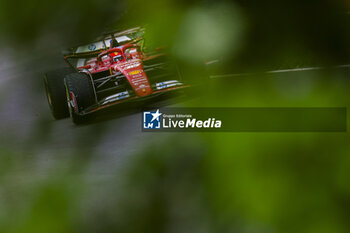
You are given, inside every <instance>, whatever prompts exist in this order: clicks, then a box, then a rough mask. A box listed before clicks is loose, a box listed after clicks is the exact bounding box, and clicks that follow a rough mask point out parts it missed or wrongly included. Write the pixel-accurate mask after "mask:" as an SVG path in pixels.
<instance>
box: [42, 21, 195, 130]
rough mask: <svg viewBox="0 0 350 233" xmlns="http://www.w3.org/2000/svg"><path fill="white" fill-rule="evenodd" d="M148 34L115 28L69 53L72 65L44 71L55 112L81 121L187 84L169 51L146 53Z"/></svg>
mask: <svg viewBox="0 0 350 233" xmlns="http://www.w3.org/2000/svg"><path fill="white" fill-rule="evenodd" d="M143 33H144V29H143V28H133V29H129V30H127V31H123V32H118V33H114V32H113V33H111V34H108V35H105V36H104V37H103V38H101V39H100V40H99V41H97V42H94V43H91V44H89V45H86V46H79V47H76V48H72V49H71V50H70V52H69V53H66V54H65V56H64V59H65V61H66V62H67V63H68V64H69V66H70V67H69V68H62V69H59V70H55V71H51V72H47V73H46V74H45V79H44V81H45V87H46V93H47V99H48V102H49V105H50V108H51V111H52V114H53V116H54V117H55V118H56V119H62V118H66V117H68V116H69V115H70V116H71V117H72V119H73V122H74V123H77V124H78V123H81V122H82V121H83V120H84V118H85V117H86V116H87V115H89V114H91V113H93V112H96V111H98V110H100V109H103V108H106V107H110V106H112V105H117V104H120V103H122V102H128V101H133V100H142V98H147V99H148V98H151V97H155V96H157V95H160V94H162V93H166V92H171V91H175V90H178V89H182V88H185V87H188V85H185V84H183V82H182V81H181V75H180V72H179V70H178V68H177V66H176V65H174V63H171V62H169V61H168V60H167V59H166V55H165V54H164V53H161V52H159V51H153V52H149V53H146V52H144V48H143V47H144V46H143V45H144V39H143Z"/></svg>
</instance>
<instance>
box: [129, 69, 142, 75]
mask: <svg viewBox="0 0 350 233" xmlns="http://www.w3.org/2000/svg"><path fill="white" fill-rule="evenodd" d="M141 72H142V71H141V70H134V71H131V72H129V75H136V74H140V73H141Z"/></svg>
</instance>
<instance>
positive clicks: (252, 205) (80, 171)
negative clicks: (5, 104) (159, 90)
mask: <svg viewBox="0 0 350 233" xmlns="http://www.w3.org/2000/svg"><path fill="white" fill-rule="evenodd" d="M0 5H1V7H0V31H1V38H0V42H2V43H3V44H2V46H1V48H3V47H11V48H12V49H14V51H20V52H21V53H22V54H23V53H24V54H27V55H28V54H33V53H36V52H37V51H40V52H41V53H45V51H47V52H48V53H49V51H48V50H50V48H51V47H54V48H56V47H60V46H72V45H74V44H77V43H80V42H86V41H89V40H90V39H92V38H94V37H96V36H98V35H99V33H101V32H102V31H105V30H108V29H110V28H115V27H117V28H120V29H124V28H128V27H131V26H137V25H145V26H146V29H147V34H146V43H147V46H149V47H156V46H164V45H165V46H168V47H169V48H170V49H169V50H170V52H171V54H172V55H173V56H174V57H175V58H177V59H178V60H179V61H180V62H181V63H183V65H184V66H185V67H186V69H187V73H188V74H190V75H189V77H190V78H191V79H192V80H196V81H198V80H199V81H202V80H204V79H205V78H204V77H205V73H206V71H205V70H203V65H202V64H203V62H205V61H208V60H211V59H218V60H219V61H220V63H219V64H218V65H216V66H214V67H213V68H211V69H210V72H213V73H215V74H225V73H237V72H243V71H246V72H250V73H253V74H252V75H249V76H240V77H231V78H224V79H213V80H210V81H209V80H206V83H207V86H205V87H203V88H202V89H200V94H201V97H200V98H195V99H193V100H191V101H188V102H185V103H183V105H184V106H188V107H192V106H211V107H216V106H217V107H218V106H220V107H279V106H282V107H343V106H346V107H349V104H350V103H349V102H350V98H349V97H350V96H349V71H348V70H347V69H345V68H344V69H329V70H321V71H317V72H314V71H313V72H301V73H289V74H268V75H267V74H259V73H255V72H256V71H261V70H263V71H265V70H269V69H274V68H296V67H306V66H309V65H312V66H332V65H334V64H337V65H339V64H348V62H349V52H350V50H349V27H348V26H349V24H348V23H347V22H348V17H349V16H348V15H347V14H346V11H347V10H348V8H347V5H346V2H345V1H327V0H324V1H315V0H312V1H307V2H305V1H300V0H299V1H292V0H288V1H277V0H269V1H242V0H237V1H234V2H229V1H209V0H205V1H199V0H198V1H196V0H193V1H183V0H182V1H175V0H154V1H141V0H130V1H112V0H104V1H101V0H84V1H82V0H79V1H39V0H37V1H23V0H22V1H1V3H0ZM38 48H44V51H43V50H38ZM45 49H46V50H45ZM55 61H56V60H54V59H53V60H48V61H46V62H47V63H50V62H51V64H52V63H53V64H55V63H54V62H55ZM25 68H26V67H25ZM204 71H205V72H204ZM35 75H36V74H35ZM35 75H33V76H32V77H29V78H28V80H29V81H28V80H27V81H25V82H24V84H23V85H28V86H27V87H30V89H33V90H34V91H33V93H32V94H31V95H32V97H33V98H44V97H43V95H41V94H42V93H39V91H38V90H40V89H41V86H40V85H41V83H39V81H37V80H38V78H37V76H35ZM203 82H204V81H203ZM28 83H32V84H30V85H29V84H28ZM38 93H39V94H38ZM2 97H4V98H5V96H2ZM1 111H5V109H3V108H1ZM42 115H43V116H41V117H38V118H37V119H36V121H35V123H34V124H35V125H34V128H35V129H34V130H33V131H31V133H30V134H29V136H28V139H26V140H25V142H23V143H22V144H20V143H16V137H17V136H18V135H11V134H10V133H9V132H3V133H4V134H5V133H7V134H8V137H7V139H6V141H3V142H2V143H0V232H1V233H2V232H3V233H27V232H28V233H41V232H43V233H44V232H54V233H59V232H62V233H63V232H64V233H67V232H105V233H107V232H123V233H127V232H132V233H135V232H152V233H155V232H171V233H173V232H181V233H184V232H191V233H192V232H201V233H203V232H227V233H229V232H241V233H255V232H256V233H258V232H259V233H260V232H261V233H265V232H266V233H275V232H283V233H288V232H291V233H295V232H298V233H346V232H348V231H349V229H350V226H349V221H348V219H349V216H350V213H349V205H350V202H349V200H350V184H349V179H348V178H349V175H350V174H349V171H350V157H349V155H350V144H349V141H350V140H349V139H350V138H349V134H348V133H338V134H337V133H321V134H319V133H298V134H290V133H206V134H192V133H191V134H180V133H174V134H170V135H163V134H159V135H158V134H155V135H150V137H153V138H155V139H156V142H151V143H150V144H146V145H144V144H142V142H140V141H137V140H135V142H134V143H135V146H131V147H135V148H136V149H133V150H132V152H133V153H132V154H133V155H132V156H129V157H128V158H124V159H123V161H125V162H124V163H122V162H121V163H122V166H120V167H116V168H115V172H113V173H112V174H108V175H106V176H105V177H103V179H102V180H103V181H101V180H99V176H100V174H94V173H91V170H90V169H91V166H93V165H95V163H97V162H96V161H99V160H98V159H99V158H100V157H102V156H103V153H104V151H103V150H102V151H100V150H95V149H91V148H90V147H88V146H90V145H94V146H96V147H97V146H98V143H102V138H103V136H104V135H105V134H107V133H108V127H102V126H101V125H93V126H86V127H85V128H84V129H79V128H73V129H61V128H60V127H61V124H59V123H57V125H55V124H56V123H52V122H51V121H49V120H48V119H47V117H46V115H44V114H42ZM138 123H139V122H137V124H138ZM0 124H1V123H0ZM135 124H136V123H135ZM120 128H122V123H120ZM55 130H56V131H57V132H59V133H61V134H63V135H65V134H66V133H69V136H70V137H72V139H71V140H72V144H71V145H69V146H67V145H62V147H64V149H66V150H57V151H54V150H53V151H52V150H51V152H50V153H53V154H54V156H55V157H57V158H61V157H60V156H62V159H59V161H60V162H56V163H54V164H51V165H50V166H49V169H46V170H45V169H44V170H43V171H42V173H41V172H38V170H39V171H40V163H39V165H38V164H35V159H37V157H36V156H38V158H42V157H39V155H36V154H35V153H36V151H40V148H41V147H43V148H44V149H43V150H44V151H45V148H46V147H47V145H48V144H49V143H50V140H52V139H51V138H50V137H49V135H51V133H52V132H54V131H55ZM72 131H74V132H72ZM18 137H19V136H18ZM51 137H53V136H51ZM4 138H6V137H5V136H4ZM118 140H120V138H119V139H116V142H115V143H118ZM13 141H15V142H13ZM129 146H130V145H129ZM87 148H89V149H87ZM41 153H43V152H42V151H41ZM63 155H65V156H68V157H70V159H65V158H66V157H63ZM116 156H118V155H117V154H116ZM105 159H107V160H108V159H111V158H110V157H107V158H105ZM38 167H39V168H38ZM37 169H38V170H37Z"/></svg>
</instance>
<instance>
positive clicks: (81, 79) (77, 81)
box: [65, 73, 96, 124]
mask: <svg viewBox="0 0 350 233" xmlns="http://www.w3.org/2000/svg"><path fill="white" fill-rule="evenodd" d="M65 86H66V88H67V92H66V95H67V100H68V106H69V110H70V113H71V116H72V120H73V122H74V123H75V124H82V123H84V122H85V121H86V120H87V117H86V116H85V115H83V114H82V111H84V110H85V109H86V108H88V107H90V106H92V105H94V104H96V94H95V91H94V87H93V83H92V81H91V79H90V77H89V76H88V75H87V74H85V73H73V74H69V75H67V76H66V78H65Z"/></svg>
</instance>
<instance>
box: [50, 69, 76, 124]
mask: <svg viewBox="0 0 350 233" xmlns="http://www.w3.org/2000/svg"><path fill="white" fill-rule="evenodd" d="M72 72H74V71H73V70H72V69H71V68H68V67H67V68H61V69H57V70H53V71H49V72H47V73H46V74H45V76H44V84H45V90H46V97H47V101H48V103H49V106H50V109H51V113H52V115H53V117H54V118H55V119H56V120H59V119H63V118H66V117H69V111H68V107H67V102H66V91H65V87H64V78H65V76H66V75H68V74H70V73H72Z"/></svg>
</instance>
